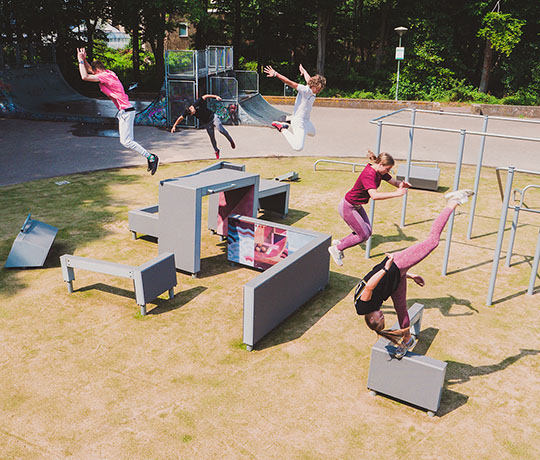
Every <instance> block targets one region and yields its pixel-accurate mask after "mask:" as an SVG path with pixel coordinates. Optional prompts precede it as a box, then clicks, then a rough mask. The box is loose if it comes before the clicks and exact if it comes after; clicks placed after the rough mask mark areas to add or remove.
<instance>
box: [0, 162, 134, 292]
mask: <svg viewBox="0 0 540 460" xmlns="http://www.w3.org/2000/svg"><path fill="white" fill-rule="evenodd" d="M63 178H67V179H68V180H69V182H70V183H69V184H66V185H63V186H58V185H56V184H55V181H58V180H59V179H63ZM141 180H142V178H141V177H140V176H137V175H131V174H125V171H123V172H122V173H119V172H118V171H115V170H112V171H100V172H96V173H85V174H74V175H70V176H62V177H56V178H54V179H41V180H37V181H34V182H25V183H23V184H17V185H12V186H7V187H2V193H1V196H0V215H2V219H0V261H2V263H3V261H5V260H6V259H7V257H8V254H9V252H10V250H11V247H12V244H13V242H14V241H15V238H16V237H17V235H18V233H19V230H20V228H21V225H22V223H23V222H24V220H25V218H26V216H27V215H28V214H29V213H31V214H32V218H33V219H35V220H39V221H41V222H44V223H46V224H49V225H52V226H54V227H56V228H58V234H57V235H56V238H55V240H54V243H53V245H52V247H51V249H50V252H49V254H48V257H47V259H46V262H45V265H44V268H54V267H58V266H60V261H59V257H60V255H62V254H66V253H69V254H73V252H74V251H75V250H76V248H78V247H81V246H85V245H88V244H89V243H91V242H93V241H96V240H99V239H101V238H104V237H105V236H107V235H108V234H109V230H107V228H106V226H107V225H108V224H110V223H112V222H115V221H116V220H118V219H119V217H120V216H122V217H123V215H124V213H125V210H124V209H123V208H122V207H121V205H120V204H119V205H115V199H114V197H113V196H112V194H111V193H110V191H109V190H110V187H114V186H118V185H120V186H121V185H123V184H128V185H132V184H133V185H134V184H136V183H138V182H140V181H141ZM18 271H19V270H18V269H13V270H0V286H2V287H1V288H0V292H5V293H9V295H14V294H16V293H17V291H19V290H21V289H24V288H25V287H26V284H25V283H23V282H21V281H20V279H18Z"/></svg>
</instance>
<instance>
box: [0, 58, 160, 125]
mask: <svg viewBox="0 0 540 460" xmlns="http://www.w3.org/2000/svg"><path fill="white" fill-rule="evenodd" d="M93 85H95V86H96V87H97V83H93ZM148 104H149V103H148V102H134V103H133V105H134V107H135V110H136V111H137V112H139V111H141V110H143V109H144V108H145V107H146V106H147V105H148ZM117 111H118V109H117V108H116V106H115V105H114V104H113V103H112V101H109V100H100V99H91V98H89V97H86V96H83V95H82V94H80V93H78V92H77V91H75V90H74V89H73V88H72V87H71V86H69V85H68V84H67V82H66V81H65V80H64V77H63V76H62V73H61V72H60V69H59V68H58V66H57V65H56V64H36V65H32V66H29V67H26V66H25V67H17V68H0V116H5V117H15V118H29V119H35V120H53V121H78V122H86V123H105V122H110V121H111V120H112V119H114V118H115V117H116V113H117Z"/></svg>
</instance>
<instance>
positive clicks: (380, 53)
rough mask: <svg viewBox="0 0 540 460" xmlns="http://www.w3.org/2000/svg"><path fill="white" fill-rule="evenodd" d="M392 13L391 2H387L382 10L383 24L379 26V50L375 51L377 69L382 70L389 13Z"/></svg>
mask: <svg viewBox="0 0 540 460" xmlns="http://www.w3.org/2000/svg"><path fill="white" fill-rule="evenodd" d="M389 13H390V3H389V2H385V3H384V4H383V6H382V11H381V25H380V27H379V40H378V45H377V52H376V53H375V70H380V68H381V63H382V57H383V53H384V38H385V36H386V28H387V25H388V14H389Z"/></svg>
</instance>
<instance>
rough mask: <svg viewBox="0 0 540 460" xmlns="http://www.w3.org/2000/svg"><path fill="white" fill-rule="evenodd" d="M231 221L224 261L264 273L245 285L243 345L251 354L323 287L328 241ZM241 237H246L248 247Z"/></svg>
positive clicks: (273, 225) (314, 235) (250, 220)
mask: <svg viewBox="0 0 540 460" xmlns="http://www.w3.org/2000/svg"><path fill="white" fill-rule="evenodd" d="M230 221H231V225H230V226H229V235H228V239H229V250H228V254H229V256H228V258H229V260H231V261H233V262H236V263H241V264H245V265H249V266H252V267H255V268H262V269H264V268H265V267H269V268H266V270H265V271H264V272H263V273H261V274H260V275H258V276H257V277H255V278H254V279H252V280H251V281H249V282H248V283H246V284H245V285H244V333H243V341H244V343H245V344H246V346H247V349H248V350H252V349H253V346H254V345H255V344H256V343H257V342H258V341H259V340H260V339H262V338H263V337H264V336H265V335H266V334H268V333H269V332H270V331H271V330H272V329H274V328H275V327H276V326H278V325H279V324H280V323H282V322H283V321H284V320H285V319H286V318H288V317H289V316H290V315H292V314H293V313H294V312H295V311H296V310H298V309H299V308H300V307H301V306H302V305H304V304H305V303H306V302H307V301H308V300H309V299H311V298H312V297H313V296H314V295H315V294H317V292H319V291H321V290H322V289H324V287H325V286H326V285H327V284H328V278H329V266H330V254H329V253H328V247H329V246H330V241H331V236H330V235H327V234H324V233H318V232H313V231H310V230H304V229H300V228H297V227H290V226H287V225H281V224H276V223H274V222H269V221H265V220H262V219H255V218H251V217H246V216H231V219H230ZM236 223H239V225H238V227H237V226H236ZM250 226H251V227H250ZM252 229H253V230H252ZM241 234H244V235H248V236H247V240H248V241H247V242H246V241H242V239H241ZM250 235H252V236H250ZM265 240H266V241H265ZM250 242H251V248H250V250H249V251H247V250H246V248H247V246H248V244H246V243H250ZM231 243H232V244H231ZM284 243H286V245H285V244H284ZM263 247H264V250H260V249H261V248H263ZM254 248H258V249H259V250H260V251H258V252H256V250H255V249H254ZM262 255H263V256H262ZM259 256H262V257H261V258H259ZM270 259H273V260H272V261H270ZM272 264H273V265H272Z"/></svg>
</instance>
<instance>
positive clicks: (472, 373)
mask: <svg viewBox="0 0 540 460" xmlns="http://www.w3.org/2000/svg"><path fill="white" fill-rule="evenodd" d="M539 353H540V350H531V349H523V348H522V349H520V352H519V353H518V354H517V355H514V356H509V357H508V358H504V359H503V360H502V361H500V362H498V363H495V364H489V365H487V366H471V365H470V364H467V363H460V362H457V361H446V362H447V364H448V365H447V368H446V377H445V384H444V388H443V393H442V398H441V406H440V408H439V410H438V411H437V415H438V416H443V415H446V414H448V413H450V412H452V411H453V410H455V409H457V408H459V407H461V406H463V405H465V404H466V403H467V401H468V400H469V397H468V396H466V395H463V394H461V393H458V392H455V391H452V390H450V389H449V388H448V387H449V386H451V385H460V384H462V383H466V382H468V381H470V380H471V378H472V377H481V376H484V375H490V374H494V373H495V372H499V371H503V370H504V369H506V368H507V367H508V366H510V365H512V364H514V363H515V362H517V361H518V360H520V359H521V358H524V357H525V356H533V355H537V354H539Z"/></svg>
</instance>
